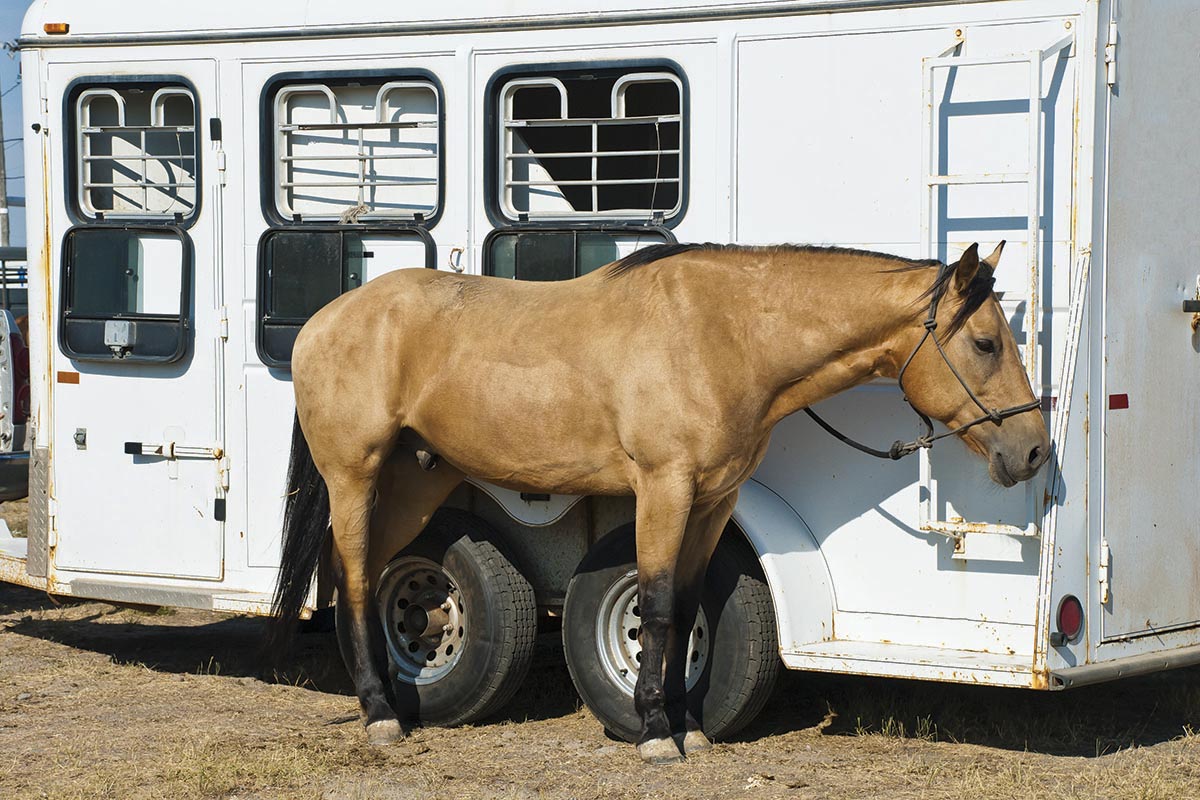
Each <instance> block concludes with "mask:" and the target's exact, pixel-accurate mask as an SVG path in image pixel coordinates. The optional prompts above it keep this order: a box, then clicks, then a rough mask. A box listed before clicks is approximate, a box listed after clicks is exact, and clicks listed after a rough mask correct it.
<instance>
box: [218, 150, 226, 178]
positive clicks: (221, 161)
mask: <svg viewBox="0 0 1200 800" xmlns="http://www.w3.org/2000/svg"><path fill="white" fill-rule="evenodd" d="M216 156H217V177H218V178H219V179H220V180H221V185H222V186H224V185H225V151H224V150H218V151H217V152H216Z"/></svg>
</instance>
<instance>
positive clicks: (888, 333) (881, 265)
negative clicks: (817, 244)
mask: <svg viewBox="0 0 1200 800" xmlns="http://www.w3.org/2000/svg"><path fill="white" fill-rule="evenodd" d="M797 259H798V260H799V261H798V263H797V261H796V260H797ZM789 260H791V263H789ZM776 261H777V263H775V264H773V265H772V268H771V269H768V270H765V271H764V275H765V276H769V280H770V282H771V287H770V294H769V296H770V297H771V298H772V300H771V305H772V306H773V308H772V309H771V311H772V312H773V313H767V314H764V315H763V319H764V321H765V322H764V324H763V325H761V326H756V328H757V335H758V336H759V337H760V341H759V347H761V348H762V351H763V352H765V353H768V354H769V357H768V358H767V359H766V360H765V362H764V365H763V366H764V369H765V371H766V374H764V375H763V378H764V381H765V383H766V385H768V386H771V387H772V388H773V393H774V395H773V400H772V401H771V404H770V410H769V412H768V415H767V416H768V423H769V424H770V425H774V424H775V423H776V422H778V421H779V420H780V419H782V418H783V417H786V416H787V415H789V414H792V413H794V412H796V411H799V410H800V409H802V408H806V407H808V406H810V405H812V404H814V403H819V402H820V401H822V400H825V399H826V398H829V397H832V396H833V395H835V394H838V393H839V392H843V391H845V390H847V389H850V388H852V387H854V386H857V385H859V384H862V383H865V382H867V381H869V380H872V379H874V378H878V377H891V378H894V377H896V374H897V372H898V371H899V367H900V364H901V363H902V361H903V359H904V357H905V356H906V355H907V351H906V349H905V348H907V347H911V345H910V343H909V340H910V339H911V338H912V336H913V335H914V332H917V331H918V329H919V328H920V325H919V322H918V319H917V318H918V317H919V316H920V314H921V313H922V309H921V308H920V307H919V304H916V303H914V301H915V300H917V298H918V297H920V295H921V293H922V292H923V291H924V289H925V288H927V285H928V282H929V281H930V280H931V277H930V275H931V273H929V272H927V271H925V270H914V271H911V272H907V271H906V272H896V271H895V269H896V267H897V266H900V265H899V264H897V263H895V262H890V261H887V260H883V259H877V258H871V257H867V256H851V255H845V256H840V255H838V256H834V255H830V254H818V255H816V256H813V257H809V258H808V259H806V257H805V254H803V253H800V254H794V255H793V254H789V255H787V256H783V255H781V256H779V257H778V258H777V259H776ZM766 289H767V287H764V290H766Z"/></svg>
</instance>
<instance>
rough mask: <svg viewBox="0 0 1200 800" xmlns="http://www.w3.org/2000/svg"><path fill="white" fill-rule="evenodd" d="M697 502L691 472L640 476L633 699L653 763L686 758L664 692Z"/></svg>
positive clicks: (642, 751)
mask: <svg viewBox="0 0 1200 800" xmlns="http://www.w3.org/2000/svg"><path fill="white" fill-rule="evenodd" d="M691 507H692V483H691V478H690V476H683V475H678V474H673V475H647V476H644V477H643V478H642V479H641V480H640V481H639V485H638V492H637V564H638V606H639V607H640V611H641V621H642V633H641V644H642V661H641V668H640V669H639V670H638V679H637V685H636V686H635V687H634V691H633V704H634V708H635V709H636V710H637V712H638V715H639V716H641V718H642V731H641V734H640V735H639V736H638V745H637V748H638V755H640V756H641V757H642V760H643V761H645V762H647V763H650V764H665V763H669V762H672V761H679V760H680V759H682V758H683V754H682V753H681V752H680V750H679V747H678V746H677V745H676V744H675V741H674V740H673V739H672V738H671V723H670V720H669V719H668V717H667V712H666V705H665V695H664V692H663V656H664V653H665V649H666V644H667V637H668V634H669V631H670V627H671V622H672V620H673V618H674V616H675V565H676V563H677V561H678V559H679V548H680V545H681V543H682V541H683V536H684V531H685V529H686V526H687V520H688V514H689V512H690V511H691Z"/></svg>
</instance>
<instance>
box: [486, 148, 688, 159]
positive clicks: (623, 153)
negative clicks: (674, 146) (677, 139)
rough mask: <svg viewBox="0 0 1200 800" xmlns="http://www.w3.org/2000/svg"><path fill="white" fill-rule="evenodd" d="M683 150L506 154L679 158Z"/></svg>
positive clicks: (520, 155) (512, 155) (517, 155)
mask: <svg viewBox="0 0 1200 800" xmlns="http://www.w3.org/2000/svg"><path fill="white" fill-rule="evenodd" d="M682 152H683V151H682V150H580V151H579V152H576V153H506V154H505V155H504V157H505V158H511V159H517V158H534V159H539V160H540V159H543V158H587V157H589V156H598V157H599V158H605V157H607V156H677V155H679V154H680V153H682Z"/></svg>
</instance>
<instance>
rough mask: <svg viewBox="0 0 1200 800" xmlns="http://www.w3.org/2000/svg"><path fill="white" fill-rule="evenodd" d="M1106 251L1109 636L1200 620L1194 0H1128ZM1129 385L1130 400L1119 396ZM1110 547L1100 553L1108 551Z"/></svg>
mask: <svg viewBox="0 0 1200 800" xmlns="http://www.w3.org/2000/svg"><path fill="white" fill-rule="evenodd" d="M1117 31H1118V44H1117V85H1116V91H1115V92H1114V93H1113V96H1112V99H1111V111H1110V113H1111V122H1110V136H1111V144H1110V151H1109V170H1110V179H1109V180H1110V183H1109V194H1108V235H1107V246H1108V258H1107V261H1106V264H1105V273H1104V274H1105V287H1106V297H1105V303H1104V308H1105V333H1106V336H1105V375H1104V395H1105V398H1107V400H1108V402H1107V403H1105V405H1104V407H1103V410H1102V411H1101V413H1102V414H1103V424H1104V447H1105V449H1104V528H1103V537H1104V539H1105V540H1106V541H1107V544H1108V546H1109V548H1111V555H1110V557H1109V559H1108V570H1109V580H1110V585H1109V587H1108V588H1109V593H1108V597H1107V598H1106V600H1107V602H1105V604H1104V606H1103V608H1104V620H1103V625H1104V638H1105V639H1112V638H1114V637H1122V636H1135V635H1139V634H1150V633H1154V634H1160V633H1161V632H1162V631H1164V630H1167V629H1171V628H1176V627H1180V626H1191V625H1195V624H1197V623H1200V591H1197V587H1198V586H1200V515H1197V513H1196V509H1195V507H1194V506H1192V504H1191V502H1190V501H1191V499H1192V498H1193V496H1194V494H1195V491H1196V487H1197V486H1200V458H1198V457H1197V454H1198V453H1200V333H1197V332H1195V330H1194V329H1193V324H1192V322H1193V320H1192V315H1191V314H1185V313H1183V312H1182V310H1181V308H1182V301H1183V300H1186V299H1193V298H1195V297H1196V296H1197V293H1198V292H1200V285H1198V281H1200V277H1198V273H1200V266H1198V265H1197V263H1196V259H1195V258H1194V252H1195V249H1196V245H1197V236H1196V219H1195V217H1196V209H1197V208H1200V181H1197V179H1196V176H1197V174H1198V170H1200V155H1198V151H1197V149H1196V146H1195V137H1194V135H1192V134H1191V133H1190V132H1189V128H1190V127H1192V125H1193V122H1192V118H1193V117H1194V109H1195V108H1197V107H1198V106H1200V84H1197V82H1196V81H1195V80H1192V79H1191V74H1192V73H1193V72H1194V68H1195V64H1194V58H1192V56H1191V55H1189V54H1190V53H1192V52H1194V42H1195V41H1196V39H1197V37H1198V36H1200V8H1198V7H1197V5H1196V4H1195V3H1193V2H1187V1H1186V0H1164V1H1163V2H1156V3H1153V4H1145V3H1129V2H1126V3H1121V4H1120V7H1119V16H1118V18H1117ZM1119 396H1124V397H1126V398H1127V404H1128V408H1120V407H1119V406H1120V405H1122V403H1120V402H1114V399H1115V398H1118V397H1119ZM1102 557H1103V554H1102Z"/></svg>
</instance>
